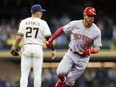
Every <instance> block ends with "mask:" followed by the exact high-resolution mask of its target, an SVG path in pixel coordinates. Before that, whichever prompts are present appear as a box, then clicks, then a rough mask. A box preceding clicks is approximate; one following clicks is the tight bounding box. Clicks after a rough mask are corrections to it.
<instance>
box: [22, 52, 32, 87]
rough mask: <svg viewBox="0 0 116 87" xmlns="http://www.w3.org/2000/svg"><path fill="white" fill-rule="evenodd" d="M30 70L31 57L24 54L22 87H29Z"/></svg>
mask: <svg viewBox="0 0 116 87" xmlns="http://www.w3.org/2000/svg"><path fill="white" fill-rule="evenodd" d="M30 68H31V57H28V56H26V55H23V54H22V56H21V78H20V87H27V85H28V76H29V73H30Z"/></svg>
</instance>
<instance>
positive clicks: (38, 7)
mask: <svg viewBox="0 0 116 87" xmlns="http://www.w3.org/2000/svg"><path fill="white" fill-rule="evenodd" d="M37 11H40V12H44V11H46V10H45V9H43V8H42V6H41V5H40V4H35V5H33V6H32V7H31V12H32V13H35V12H37Z"/></svg>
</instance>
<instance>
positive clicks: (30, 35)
mask: <svg viewBox="0 0 116 87" xmlns="http://www.w3.org/2000/svg"><path fill="white" fill-rule="evenodd" d="M38 30H39V28H32V27H27V28H26V37H32V31H35V35H34V37H35V38H37V34H38Z"/></svg>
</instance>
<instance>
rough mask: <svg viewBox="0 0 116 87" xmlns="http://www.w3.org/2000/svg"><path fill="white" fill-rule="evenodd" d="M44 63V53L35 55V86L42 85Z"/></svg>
mask: <svg viewBox="0 0 116 87" xmlns="http://www.w3.org/2000/svg"><path fill="white" fill-rule="evenodd" d="M42 64H43V53H42V52H39V53H38V54H34V55H33V70H34V87H41V73H42Z"/></svg>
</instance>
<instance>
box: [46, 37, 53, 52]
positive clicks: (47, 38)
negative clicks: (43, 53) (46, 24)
mask: <svg viewBox="0 0 116 87" xmlns="http://www.w3.org/2000/svg"><path fill="white" fill-rule="evenodd" d="M50 37H51V36H47V37H45V38H46V41H48V40H49V39H50ZM50 48H51V50H52V51H54V50H55V49H54V46H53V44H52V45H51V47H50Z"/></svg>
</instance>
